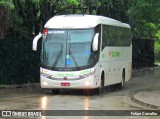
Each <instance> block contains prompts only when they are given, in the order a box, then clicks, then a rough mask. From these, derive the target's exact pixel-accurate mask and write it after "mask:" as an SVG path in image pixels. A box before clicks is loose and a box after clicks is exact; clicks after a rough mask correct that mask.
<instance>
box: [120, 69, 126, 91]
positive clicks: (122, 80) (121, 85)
mask: <svg viewBox="0 0 160 119" xmlns="http://www.w3.org/2000/svg"><path fill="white" fill-rule="evenodd" d="M124 82H125V70H123V73H122V78H121V83H119V84H118V88H119V89H122V88H123V87H124Z"/></svg>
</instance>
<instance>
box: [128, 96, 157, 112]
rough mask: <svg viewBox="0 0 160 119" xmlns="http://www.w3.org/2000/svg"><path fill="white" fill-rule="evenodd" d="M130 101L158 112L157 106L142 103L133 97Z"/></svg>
mask: <svg viewBox="0 0 160 119" xmlns="http://www.w3.org/2000/svg"><path fill="white" fill-rule="evenodd" d="M131 100H132V101H133V102H135V103H137V104H140V105H142V106H145V107H147V108H152V109H156V110H160V107H159V106H156V105H153V104H149V103H145V102H142V101H140V100H138V99H136V98H135V97H133V98H132V99H131Z"/></svg>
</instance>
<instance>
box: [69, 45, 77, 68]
mask: <svg viewBox="0 0 160 119" xmlns="http://www.w3.org/2000/svg"><path fill="white" fill-rule="evenodd" d="M70 47H71V44H70V46H69V55H70V56H71V57H72V59H73V62H74V64H75V65H76V68H77V69H79V66H78V63H77V61H76V59H75V58H74V55H73V53H72V51H71V50H70Z"/></svg>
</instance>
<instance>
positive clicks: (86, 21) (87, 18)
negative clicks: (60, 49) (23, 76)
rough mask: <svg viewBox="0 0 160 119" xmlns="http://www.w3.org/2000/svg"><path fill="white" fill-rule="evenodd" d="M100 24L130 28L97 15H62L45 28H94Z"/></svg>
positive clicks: (49, 22) (48, 23) (54, 18)
mask: <svg viewBox="0 0 160 119" xmlns="http://www.w3.org/2000/svg"><path fill="white" fill-rule="evenodd" d="M98 24H106V25H113V26H120V27H126V28H130V26H129V25H128V24H126V23H122V22H120V21H117V20H114V19H111V18H108V17H104V16H97V15H60V16H54V17H52V18H51V19H50V20H49V21H48V22H47V23H46V24H45V26H44V27H45V28H49V29H54V28H56V29H65V28H66V29H76V28H93V27H95V26H97V25H98Z"/></svg>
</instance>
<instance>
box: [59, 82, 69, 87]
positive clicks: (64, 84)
mask: <svg viewBox="0 0 160 119" xmlns="http://www.w3.org/2000/svg"><path fill="white" fill-rule="evenodd" d="M61 86H70V83H68V82H62V83H61Z"/></svg>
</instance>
